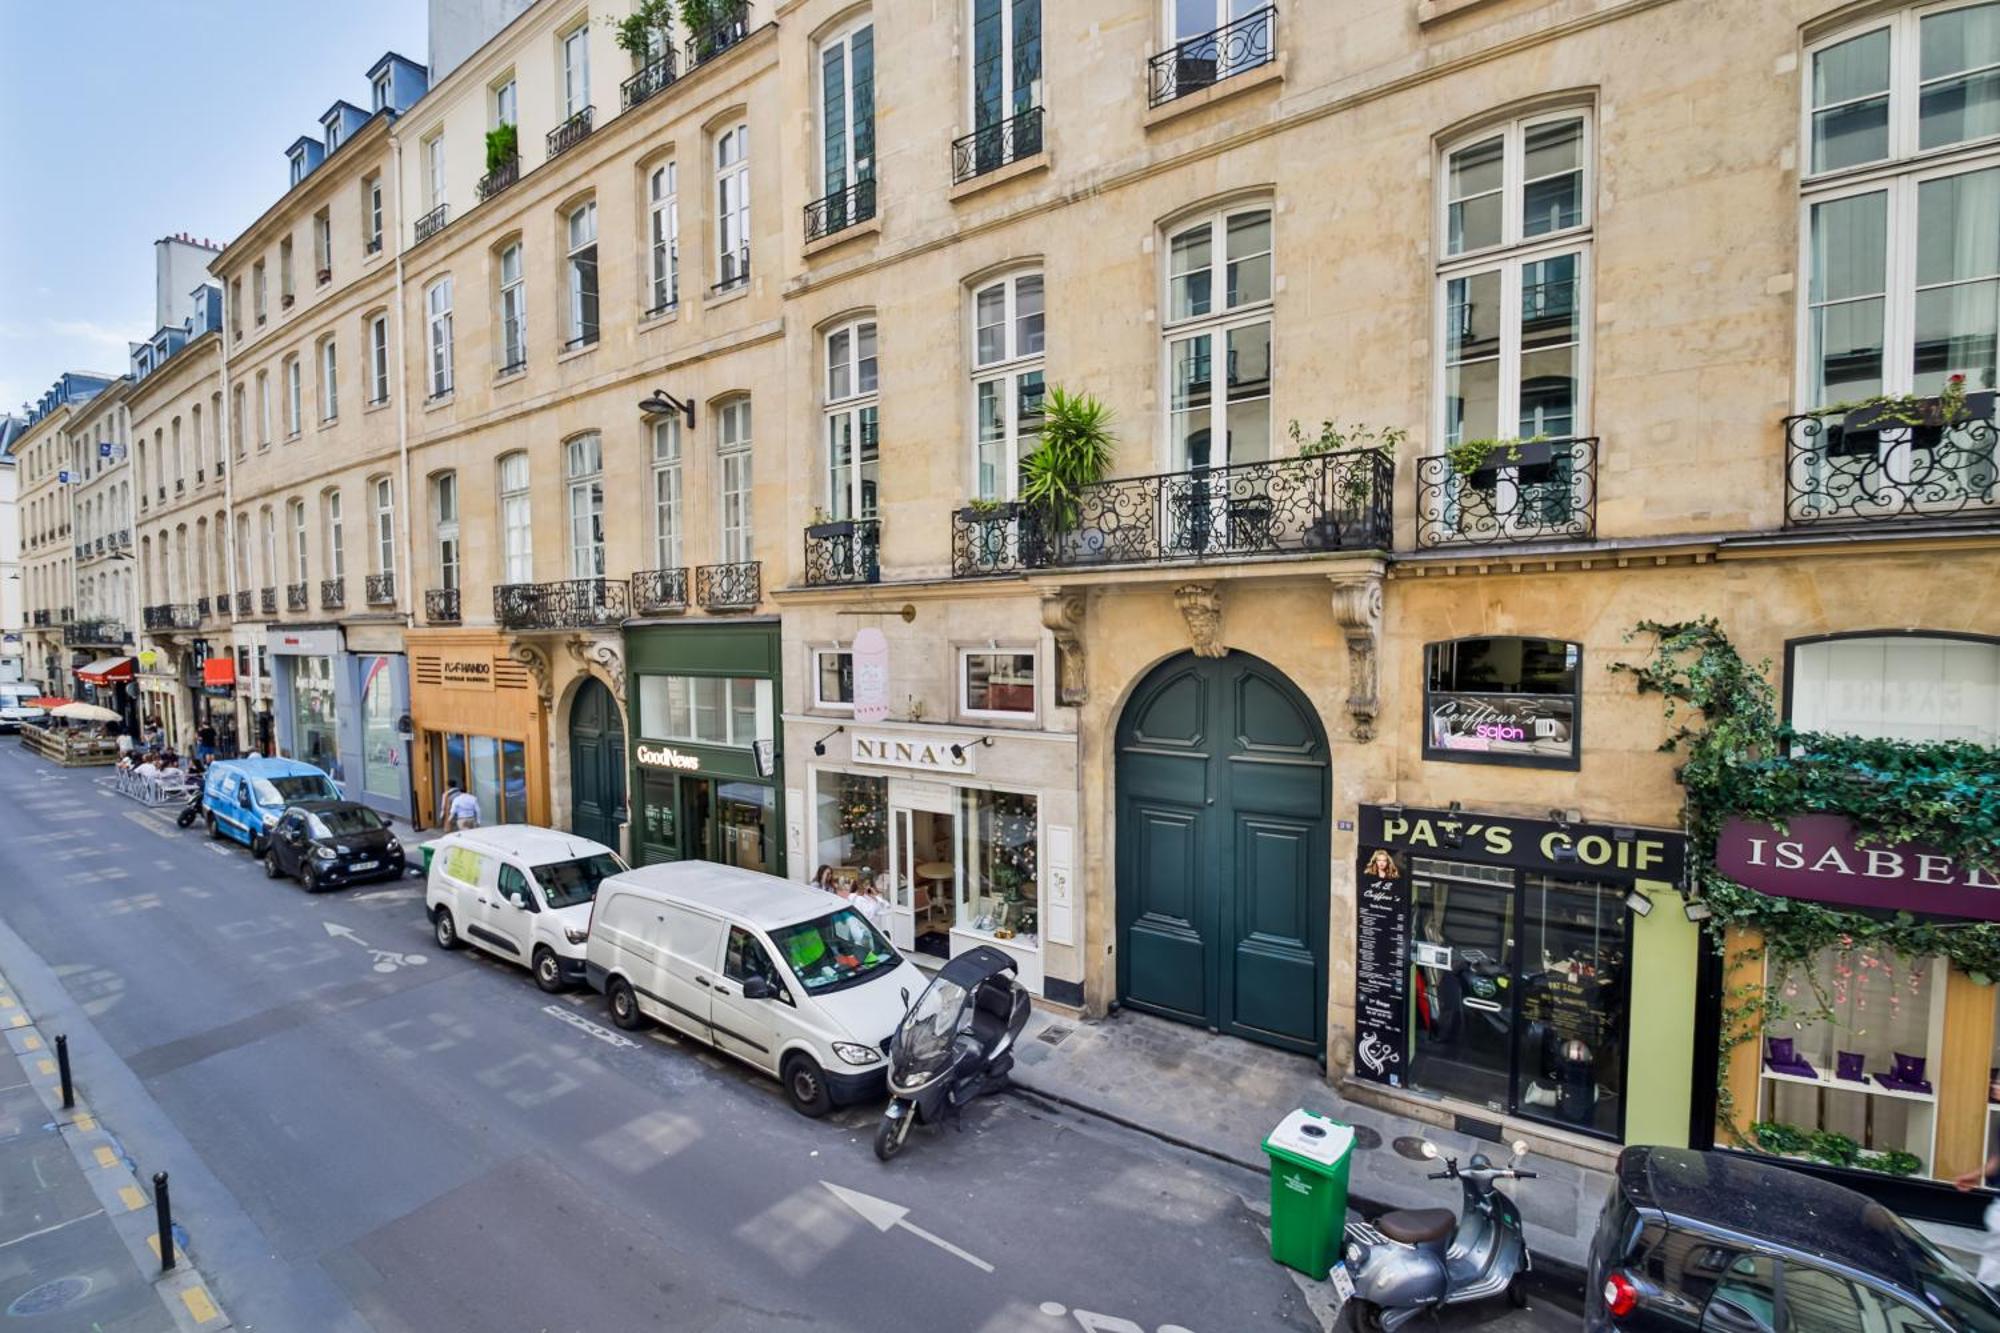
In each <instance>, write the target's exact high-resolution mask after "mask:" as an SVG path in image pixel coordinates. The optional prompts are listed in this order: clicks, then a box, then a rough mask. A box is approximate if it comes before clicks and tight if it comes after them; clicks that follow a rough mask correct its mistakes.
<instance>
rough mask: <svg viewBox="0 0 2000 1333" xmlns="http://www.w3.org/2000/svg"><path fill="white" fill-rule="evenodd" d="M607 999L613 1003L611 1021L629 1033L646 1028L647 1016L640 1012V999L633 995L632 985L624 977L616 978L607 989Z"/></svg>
mask: <svg viewBox="0 0 2000 1333" xmlns="http://www.w3.org/2000/svg"><path fill="white" fill-rule="evenodd" d="M604 994H605V998H606V999H608V1000H609V1001H610V1002H611V1021H612V1022H613V1023H614V1024H616V1025H617V1026H618V1027H620V1028H623V1029H624V1030H625V1031H627V1032H636V1031H638V1030H639V1029H640V1028H642V1027H644V1026H646V1016H645V1015H644V1014H642V1013H640V1012H639V997H638V996H636V995H634V994H633V993H632V987H631V985H630V984H629V983H628V982H627V981H626V980H625V978H623V977H614V978H613V979H612V982H611V984H610V986H608V987H606V988H605V992H604Z"/></svg>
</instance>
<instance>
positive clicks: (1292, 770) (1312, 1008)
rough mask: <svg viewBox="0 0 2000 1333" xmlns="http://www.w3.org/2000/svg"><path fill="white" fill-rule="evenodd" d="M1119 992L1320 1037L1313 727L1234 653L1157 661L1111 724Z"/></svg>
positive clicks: (1262, 1033)
mask: <svg viewBox="0 0 2000 1333" xmlns="http://www.w3.org/2000/svg"><path fill="white" fill-rule="evenodd" d="M1117 744H1118V761H1117V763H1118V769H1117V786H1118V849H1117V852H1118V871H1117V884H1118V934H1119V948H1118V993H1119V997H1120V999H1121V1001H1122V1002H1123V1003H1125V1004H1129V1005H1131V1006H1132V1007H1133V1008H1135V1009H1143V1010H1147V1011H1149V1012H1152V1013H1157V1014H1162V1015H1164V1016H1166V1017H1168V1018H1176V1019H1179V1020H1181V1021H1183V1022H1187V1023H1196V1024H1199V1025H1201V1026H1203V1027H1208V1028H1212V1029H1215V1030H1217V1031H1221V1032H1227V1033H1230V1034H1232V1035H1235V1036H1240V1037H1247V1038H1249V1039H1251V1040H1253V1041H1261V1042H1265V1043H1268V1044H1270V1045H1273V1046H1279V1047H1283V1048H1285V1049H1287V1050H1294V1051H1301V1052H1307V1053H1313V1054H1317V1053H1319V1052H1320V1051H1321V1050H1322V1049H1323V1048H1324V1045H1325V1035H1326V1026H1325V1025H1326V986H1327V976H1326V974H1327V966H1326V949H1327V894H1328V865H1327V857H1328V841H1327V839H1328V834H1327V804H1328V801H1329V799H1330V797H1329V791H1330V786H1329V781H1328V772H1327V744H1326V734H1325V732H1324V731H1323V730H1322V729H1321V727H1320V724H1319V719H1318V717H1317V716H1316V715H1315V713H1314V711H1313V708H1312V705H1311V704H1310V703H1309V702H1307V700H1306V698H1305V696H1304V695H1302V694H1300V693H1299V691H1298V689H1297V688H1296V687H1294V686H1293V685H1292V684H1291V682H1290V681H1288V680H1286V679H1285V677H1284V676H1283V675H1282V674H1281V673H1280V672H1279V671H1278V670H1277V669H1276V668H1274V667H1272V666H1270V665H1269V664H1268V663H1265V662H1262V661H1259V660H1258V659H1256V658H1254V657H1251V656H1249V655H1247V654H1244V653H1237V652H1232V653H1230V654H1229V655H1228V656H1226V657H1221V658H1206V657H1196V656H1195V655H1193V654H1192V653H1184V654H1182V655H1181V656H1179V657H1176V658H1173V659H1172V660H1170V661H1168V662H1165V663H1163V664H1162V665H1160V666H1159V667H1157V668H1155V669H1154V670H1153V672H1152V674H1151V675H1149V676H1148V677H1147V678H1146V679H1145V680H1144V681H1142V682H1141V683H1140V685H1139V687H1138V689H1137V690H1136V691H1134V693H1133V696H1132V699H1131V702H1130V703H1128V704H1127V705H1126V708H1125V712H1124V715H1123V716H1122V717H1121V718H1120V720H1119V724H1118V741H1117Z"/></svg>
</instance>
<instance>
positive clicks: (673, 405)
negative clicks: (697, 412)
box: [639, 389, 694, 430]
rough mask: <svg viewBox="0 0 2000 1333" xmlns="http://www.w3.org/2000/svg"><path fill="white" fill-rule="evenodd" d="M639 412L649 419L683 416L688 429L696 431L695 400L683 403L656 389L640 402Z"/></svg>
mask: <svg viewBox="0 0 2000 1333" xmlns="http://www.w3.org/2000/svg"><path fill="white" fill-rule="evenodd" d="M639 410H640V411H641V412H644V413H645V414H646V415H647V416H649V417H664V416H676V415H678V416H681V417H685V418H686V419H687V428H688V429H689V430H693V429H694V399H692V398H690V399H688V400H687V401H685V402H683V401H681V400H680V399H678V398H676V397H674V396H673V395H672V394H670V393H668V392H666V391H665V390H663V389H655V390H653V392H652V393H651V394H650V395H648V396H647V397H645V398H641V399H640V400H639Z"/></svg>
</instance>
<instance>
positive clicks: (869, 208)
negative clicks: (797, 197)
mask: <svg viewBox="0 0 2000 1333" xmlns="http://www.w3.org/2000/svg"><path fill="white" fill-rule="evenodd" d="M874 216H875V178H874V177H873V176H864V177H862V178H861V179H860V180H858V181H856V182H854V184H852V185H850V186H848V187H847V188H846V189H844V190H835V191H834V192H833V193H832V194H830V195H828V196H826V198H824V199H815V200H813V201H812V202H811V203H809V204H807V205H806V240H807V242H809V243H810V242H812V241H819V240H824V239H825V238H827V237H828V236H831V235H833V234H834V233H835V232H841V231H846V230H847V229H848V228H849V227H857V226H860V225H861V224H862V223H864V222H866V221H867V220H868V219H869V218H872V217H874Z"/></svg>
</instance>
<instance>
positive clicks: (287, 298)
mask: <svg viewBox="0 0 2000 1333" xmlns="http://www.w3.org/2000/svg"><path fill="white" fill-rule="evenodd" d="M292 277H293V275H292V238H291V237H289V236H287V237H285V238H284V239H283V240H281V241H279V242H278V297H279V299H280V300H281V301H282V302H283V303H284V304H285V305H290V304H291V303H292V293H293V292H295V291H297V290H298V288H297V287H295V286H294V285H293V283H292Z"/></svg>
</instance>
